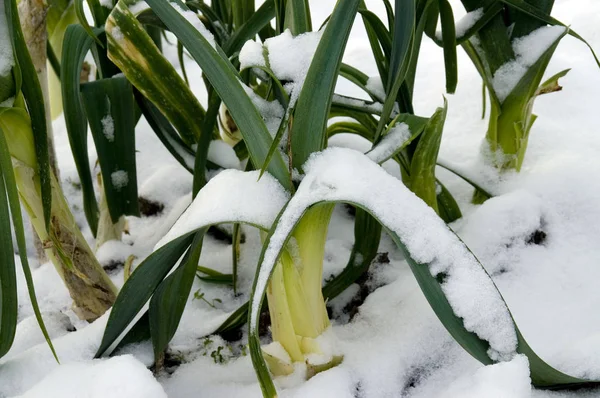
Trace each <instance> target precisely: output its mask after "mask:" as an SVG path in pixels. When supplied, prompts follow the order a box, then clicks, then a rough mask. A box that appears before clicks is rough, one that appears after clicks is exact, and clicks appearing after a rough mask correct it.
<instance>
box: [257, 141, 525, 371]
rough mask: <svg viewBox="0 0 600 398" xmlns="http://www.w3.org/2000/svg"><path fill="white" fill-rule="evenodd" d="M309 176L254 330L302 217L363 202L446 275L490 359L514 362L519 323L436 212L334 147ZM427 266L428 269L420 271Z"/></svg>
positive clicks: (261, 287)
mask: <svg viewBox="0 0 600 398" xmlns="http://www.w3.org/2000/svg"><path fill="white" fill-rule="evenodd" d="M304 170H305V171H306V176H305V177H304V179H303V180H302V183H301V185H300V187H299V188H298V191H297V192H296V194H295V195H294V196H293V197H292V199H291V201H290V203H289V205H288V206H287V207H286V209H285V211H284V213H283V214H282V216H281V218H280V219H279V222H278V224H277V229H276V231H275V232H274V234H273V235H272V236H271V240H270V242H269V245H268V247H267V249H266V251H265V256H264V259H263V263H262V264H261V269H260V274H259V276H258V283H257V287H256V290H255V296H254V297H253V299H252V313H251V320H250V327H251V328H254V327H255V321H256V317H257V316H258V313H259V308H258V306H259V305H260V296H259V295H260V294H261V293H262V292H263V291H265V289H266V286H267V282H268V278H269V275H270V273H271V270H272V269H273V267H274V266H275V263H276V260H277V254H278V252H279V249H280V248H281V247H283V245H284V243H285V240H286V237H287V236H288V235H289V234H290V233H291V232H292V230H293V228H294V226H295V224H296V223H297V222H298V220H299V219H300V218H301V217H302V215H303V213H304V211H305V210H306V209H307V207H309V206H310V205H312V204H315V203H318V202H322V201H340V200H342V201H347V202H354V203H360V204H362V205H364V206H365V207H367V208H368V209H370V210H371V211H372V212H373V213H374V214H375V215H376V216H377V217H378V218H379V220H381V222H382V223H383V224H384V225H385V226H386V227H387V228H388V229H390V230H391V231H393V232H394V233H395V234H397V235H398V236H399V238H400V239H401V240H402V242H403V243H404V244H405V246H406V248H407V252H408V253H410V256H411V257H412V258H413V259H414V260H415V261H416V262H417V263H418V264H430V265H429V269H430V272H431V274H432V275H433V276H437V275H440V274H443V275H444V276H445V278H444V282H443V284H442V289H443V290H444V293H445V294H446V297H447V298H448V301H449V303H450V305H451V306H452V309H453V310H454V312H455V314H456V315H457V316H459V317H460V318H462V319H463V321H464V325H465V327H466V329H467V330H469V331H472V332H474V333H476V334H477V335H478V336H479V337H480V338H481V339H483V340H486V341H488V342H489V344H490V350H489V351H488V355H490V357H491V358H493V359H495V360H510V359H511V358H512V357H513V356H514V355H515V353H516V348H517V336H516V332H515V329H514V324H513V321H512V318H511V316H510V313H509V312H508V309H507V308H506V305H505V304H504V302H503V300H502V297H501V296H500V293H499V292H498V291H497V289H496V287H495V286H494V283H493V282H492V281H491V279H489V277H488V276H487V274H486V272H485V271H484V269H483V268H482V267H481V266H480V265H479V263H478V262H477V260H476V258H475V257H474V256H473V255H472V254H471V252H470V251H469V250H468V249H467V248H466V246H465V245H464V244H463V243H462V242H461V241H460V240H459V239H458V238H457V236H456V235H454V234H453V233H452V232H451V231H450V230H449V229H448V228H447V227H446V226H445V225H444V223H443V221H442V220H441V219H440V218H439V217H438V216H437V215H436V214H435V213H434V211H433V210H432V209H431V208H430V207H428V206H427V205H425V203H424V202H422V201H421V200H420V199H418V198H417V197H416V196H415V195H414V194H413V193H411V192H410V191H409V190H408V189H407V188H406V187H405V186H404V185H403V184H402V183H401V182H400V181H398V180H396V179H394V178H392V177H391V176H389V175H388V174H387V173H384V172H383V171H382V170H381V168H380V167H379V166H378V165H376V164H375V163H373V162H372V161H371V160H369V159H368V158H367V157H366V156H364V155H363V154H361V153H359V152H356V151H353V150H349V149H343V148H330V149H326V150H325V151H323V152H321V153H317V154H313V155H312V156H311V157H310V158H309V160H308V161H307V162H306V164H305V165H304ZM423 266H425V265H423Z"/></svg>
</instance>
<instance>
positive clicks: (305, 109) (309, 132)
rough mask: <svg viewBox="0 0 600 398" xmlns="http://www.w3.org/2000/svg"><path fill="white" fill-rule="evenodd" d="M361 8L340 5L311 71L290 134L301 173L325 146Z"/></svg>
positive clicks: (345, 1) (355, 0) (346, 0)
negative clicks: (348, 45)
mask: <svg viewBox="0 0 600 398" xmlns="http://www.w3.org/2000/svg"><path fill="white" fill-rule="evenodd" d="M288 1H289V0H288ZM358 5H359V0H340V1H339V2H338V3H337V5H336V6H335V9H334V10H333V13H332V15H331V18H330V19H329V22H328V23H327V27H326V28H325V31H324V32H323V35H322V36H321V40H320V41H319V45H318V47H317V50H316V52H315V55H314V57H313V60H312V62H311V64H310V67H309V69H308V74H307V75H306V79H305V81H304V85H303V86H302V91H301V92H300V96H299V97H298V102H297V104H296V106H295V111H294V123H293V124H292V129H291V132H290V134H291V140H292V164H293V167H294V168H296V169H298V170H302V165H303V164H304V162H305V161H306V159H308V157H309V156H310V154H311V153H313V152H316V151H320V150H321V149H323V148H324V147H325V145H326V142H327V137H326V131H327V120H328V118H329V108H330V106H331V97H332V96H333V92H334V89H335V83H336V81H337V77H338V71H339V69H340V65H341V63H342V57H343V55H344V49H345V47H346V43H347V41H348V36H349V35H350V29H351V28H352V24H353V22H354V18H355V16H356V11H357V10H358ZM309 115H310V116H309Z"/></svg>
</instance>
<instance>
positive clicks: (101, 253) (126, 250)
mask: <svg viewBox="0 0 600 398" xmlns="http://www.w3.org/2000/svg"><path fill="white" fill-rule="evenodd" d="M131 254H132V248H131V246H130V245H128V244H126V243H123V242H122V241H119V240H109V241H106V242H104V243H103V244H102V246H100V247H99V248H98V250H96V258H97V259H98V262H99V263H100V265H103V266H107V265H110V264H111V263H113V264H114V263H120V264H123V263H125V260H127V257H129V256H130V255H131Z"/></svg>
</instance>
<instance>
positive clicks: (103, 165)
mask: <svg viewBox="0 0 600 398" xmlns="http://www.w3.org/2000/svg"><path fill="white" fill-rule="evenodd" d="M81 94H82V97H83V103H84V105H85V108H86V113H87V117H88V120H89V123H90V129H91V131H92V136H93V137H94V143H95V144H96V150H97V152H98V161H99V162H100V169H101V171H102V180H103V184H102V185H103V187H104V192H105V194H106V201H107V203H108V210H109V212H110V216H111V219H112V221H113V223H116V222H117V221H118V220H119V218H120V217H121V216H125V215H132V216H139V214H140V210H139V207H138V190H137V171H136V166H135V122H134V104H135V103H134V100H133V90H132V87H131V84H130V83H129V82H128V81H127V79H125V78H124V77H113V78H111V79H101V80H96V81H93V82H90V83H86V84H84V85H83V86H82V89H81Z"/></svg>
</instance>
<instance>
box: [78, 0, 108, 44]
mask: <svg viewBox="0 0 600 398" xmlns="http://www.w3.org/2000/svg"><path fill="white" fill-rule="evenodd" d="M73 4H74V5H75V14H77V19H78V20H79V24H80V25H81V26H82V27H83V29H84V30H85V32H86V33H87V34H88V35H89V36H90V37H91V38H92V39H94V40H95V41H96V43H98V45H99V46H100V47H104V45H103V44H102V42H101V41H100V39H98V36H96V33H95V32H94V31H93V30H92V27H91V26H90V24H89V23H88V21H87V18H86V17H85V11H84V10H83V0H73Z"/></svg>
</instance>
